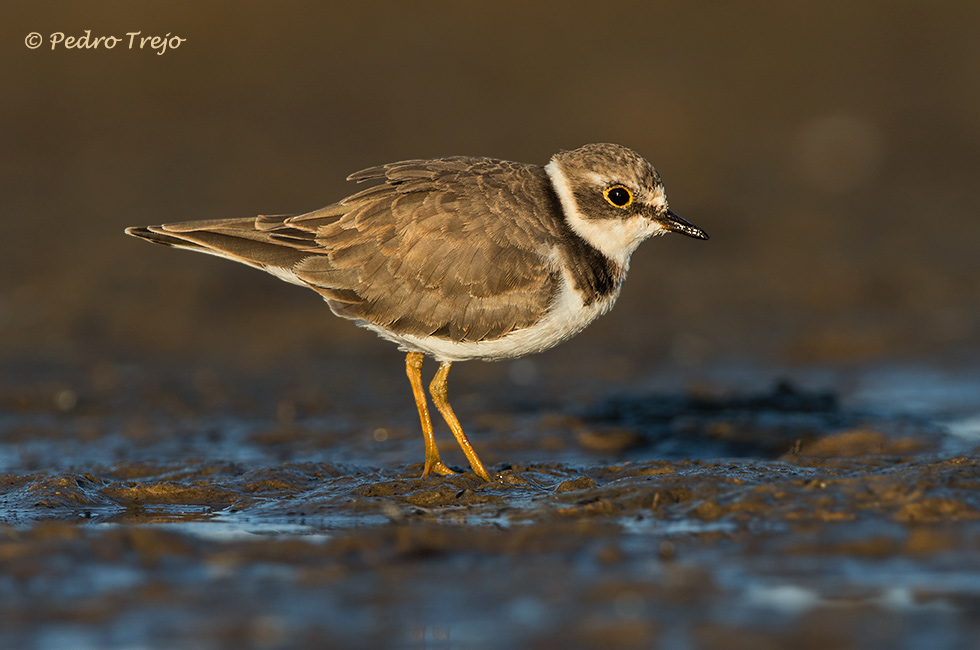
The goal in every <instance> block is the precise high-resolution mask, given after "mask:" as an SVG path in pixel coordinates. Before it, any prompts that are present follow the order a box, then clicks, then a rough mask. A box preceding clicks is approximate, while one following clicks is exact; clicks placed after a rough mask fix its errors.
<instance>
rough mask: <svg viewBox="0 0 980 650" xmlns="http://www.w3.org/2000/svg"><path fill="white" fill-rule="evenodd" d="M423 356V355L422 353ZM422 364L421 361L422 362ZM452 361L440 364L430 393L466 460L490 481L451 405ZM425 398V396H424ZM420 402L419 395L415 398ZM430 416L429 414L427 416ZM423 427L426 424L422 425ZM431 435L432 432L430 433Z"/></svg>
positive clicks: (480, 475) (478, 474)
mask: <svg viewBox="0 0 980 650" xmlns="http://www.w3.org/2000/svg"><path fill="white" fill-rule="evenodd" d="M420 356H421V355H420ZM420 365H421V362H420ZM452 365H453V364H452V362H451V361H443V362H442V365H440V366H439V370H438V371H437V372H436V376H435V377H433V379H432V383H431V384H429V393H430V394H431V395H432V403H433V404H435V405H436V408H437V409H439V412H440V413H442V417H443V418H444V419H445V420H446V424H448V425H449V428H450V429H452V430H453V435H454V436H456V442H458V443H459V446H460V447H461V448H462V449H463V453H464V454H466V460H468V461H470V467H472V468H473V471H474V472H475V473H476V475H477V476H479V477H480V478H482V479H483V480H484V481H488V482H489V481H490V475H489V474H487V470H486V469H484V467H483V463H481V462H480V459H479V458H478V457H477V455H476V451H474V449H473V445H471V444H470V441H469V440H467V439H466V434H465V433H463V427H461V426H460V425H459V420H457V419H456V414H455V413H453V409H452V407H451V406H449V390H448V389H447V388H446V377H447V376H449V367H450V366H452ZM423 399H424V398H423ZM415 401H416V402H418V397H416V398H415ZM426 418H428V416H426ZM422 426H423V428H424V427H425V425H424V424H423V425H422ZM429 431H430V432H431V431H432V425H431V424H429ZM429 435H430V436H431V435H432V434H431V433H429Z"/></svg>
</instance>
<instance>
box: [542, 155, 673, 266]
mask: <svg viewBox="0 0 980 650" xmlns="http://www.w3.org/2000/svg"><path fill="white" fill-rule="evenodd" d="M544 169H545V171H546V172H547V173H548V178H550V179H551V185H552V187H554V189H555V193H556V194H558V199H559V201H561V207H562V210H563V211H564V213H565V221H566V222H567V223H568V225H569V227H571V229H572V231H574V232H575V234H576V235H578V236H579V237H581V238H582V239H584V240H585V241H587V242H588V243H589V244H590V245H592V246H593V247H594V248H595V249H596V250H598V251H599V252H600V253H602V254H603V255H605V256H606V257H608V258H609V259H611V260H613V261H614V262H616V263H617V264H619V265H620V266H621V267H623V269H624V270H625V269H627V268H629V263H630V255H632V254H633V251H635V250H636V247H637V246H639V245H640V244H641V243H643V241H644V240H645V239H647V238H649V237H650V236H651V235H657V234H663V233H664V232H666V231H664V230H663V228H662V227H661V226H660V224H659V223H657V222H656V221H653V220H651V219H647V218H645V217H642V216H639V215H635V216H632V217H629V218H627V219H589V218H588V217H586V216H584V215H583V214H582V212H581V210H579V206H578V202H577V201H576V200H575V194H574V193H573V192H572V187H571V183H570V182H569V180H568V177H567V176H565V172H564V171H562V169H561V167H559V166H558V163H557V161H556V160H555V159H552V160H551V162H549V163H548V164H547V165H545V167H544ZM661 197H663V195H662V194H660V195H658V197H657V198H658V199H659V198H661ZM662 200H664V201H666V199H662Z"/></svg>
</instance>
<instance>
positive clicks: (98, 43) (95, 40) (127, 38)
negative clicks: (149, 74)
mask: <svg viewBox="0 0 980 650" xmlns="http://www.w3.org/2000/svg"><path fill="white" fill-rule="evenodd" d="M186 40H187V39H186V38H181V37H180V36H176V35H171V34H170V32H167V34H166V35H165V36H159V35H153V34H151V35H149V36H143V32H142V31H139V32H126V34H125V35H124V36H115V35H109V36H92V30H91V29H86V30H85V31H84V32H83V33H82V34H80V35H67V34H65V33H64V32H53V33H52V34H51V35H50V36H49V37H48V38H47V42H48V43H50V44H51V49H52V50H58V49H62V50H100V49H101V50H114V49H116V46H119V49H121V50H147V51H154V52H156V53H157V56H159V55H162V54H164V53H165V52H169V51H171V50H176V49H177V48H178V47H180V45H181V43H183V42H185V41H186ZM44 43H45V38H44V36H42V35H41V34H39V33H38V32H31V33H30V34H28V35H27V38H25V39H24V45H26V46H27V47H28V48H29V49H32V50H36V49H37V48H39V47H41V46H42V45H44Z"/></svg>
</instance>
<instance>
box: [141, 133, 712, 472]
mask: <svg viewBox="0 0 980 650" xmlns="http://www.w3.org/2000/svg"><path fill="white" fill-rule="evenodd" d="M347 178H348V180H351V181H357V182H358V183H361V182H374V184H373V185H372V186H370V187H367V188H366V189H363V190H361V191H359V192H357V193H355V194H352V195H350V196H348V197H347V198H344V199H341V200H340V201H338V202H337V203H333V204H331V205H329V206H327V207H325V208H321V209H319V210H315V211H313V212H308V213H306V214H299V215H292V216H290V215H276V216H259V217H255V218H245V219H217V220H209V221H188V222H183V223H170V224H164V225H161V226H149V227H146V228H141V227H134V228H127V229H126V232H127V233H128V234H130V235H133V236H135V237H141V238H143V239H146V240H149V241H151V242H155V243H158V244H165V245H168V246H175V247H177V248H186V249H189V250H194V251H198V252H201V253H209V254H211V255H217V256H219V257H224V258H226V259H230V260H233V261H235V262H242V263H244V264H248V265H249V266H254V267H255V268H258V269H261V270H263V271H267V272H268V273H271V274H272V275H274V276H276V277H278V278H280V279H282V280H285V281H287V282H291V283H293V284H298V285H301V286H304V287H309V288H310V289H313V290H314V291H316V292H317V293H319V294H320V295H321V296H323V298H324V300H326V302H327V304H328V305H329V306H330V309H331V310H332V311H333V313H334V314H336V315H337V316H341V317H343V318H348V319H351V320H353V321H355V322H356V323H357V324H358V325H361V326H362V327H365V328H367V329H369V330H372V331H374V332H375V333H377V334H378V335H380V336H381V337H383V338H385V339H388V340H390V341H393V342H394V343H397V344H398V348H399V349H400V350H401V351H403V352H405V353H407V356H406V359H405V365H406V371H407V374H408V378H409V381H410V382H411V385H412V392H413V394H414V396H415V404H416V406H417V407H418V412H419V418H420V420H421V423H422V432H423V436H424V439H425V466H424V469H423V472H422V476H423V477H426V476H428V475H429V473H431V472H435V473H436V474H452V473H454V471H453V470H452V469H450V468H449V467H448V466H447V465H445V464H444V463H443V462H442V460H441V458H440V457H439V451H438V449H437V448H436V443H435V438H434V437H433V431H432V421H431V419H430V418H429V410H428V407H427V406H426V398H425V392H424V390H423V388H422V379H421V369H422V359H423V357H424V355H429V356H431V357H434V358H435V359H436V360H437V361H439V362H440V364H441V365H440V366H439V369H438V371H437V372H436V374H435V378H434V379H433V380H432V383H431V384H430V385H429V392H430V394H431V396H432V401H433V402H434V403H435V405H436V408H438V409H439V412H440V413H441V414H442V416H443V418H445V420H446V422H447V424H448V425H449V427H450V429H452V432H453V435H454V436H455V437H456V440H457V442H458V443H459V446H460V447H461V448H462V450H463V453H464V454H465V455H466V458H467V460H468V461H469V463H470V465H471V466H472V468H473V471H474V472H475V473H476V474H477V475H479V476H480V477H481V478H483V479H484V480H487V481H489V480H491V479H490V475H489V473H488V472H487V470H486V469H485V468H484V466H483V463H481V462H480V459H479V458H478V457H477V454H476V452H475V451H474V449H473V446H472V445H471V444H470V442H469V440H467V438H466V435H465V434H464V433H463V428H462V427H461V426H460V424H459V420H457V419H456V416H455V414H454V413H453V410H452V408H451V407H450V405H449V399H448V395H447V388H446V377H447V376H448V374H449V368H450V366H451V365H452V363H453V362H455V361H466V360H469V359H484V360H495V359H509V358H514V357H520V356H523V355H526V354H531V353H533V352H540V351H542V350H546V349H548V348H550V347H552V346H554V345H557V344H558V343H560V342H562V341H564V340H566V339H568V338H570V337H572V336H574V335H576V334H578V333H579V332H581V331H582V329H584V328H585V326H586V325H588V324H589V323H591V322H592V321H593V320H595V319H596V318H597V317H598V316H600V315H602V314H604V313H606V312H608V311H609V310H610V309H611V308H612V306H613V304H614V303H615V302H616V299H617V297H618V296H619V292H620V288H621V287H622V285H623V280H624V279H625V278H626V271H627V269H628V267H629V262H630V255H631V254H632V253H633V251H634V250H636V247H637V246H639V244H640V243H641V242H643V241H644V240H645V239H647V238H648V237H650V236H652V235H659V234H663V233H667V232H679V233H682V234H684V235H688V236H690V237H694V238H697V239H707V238H708V236H707V235H706V234H705V233H704V232H703V231H702V230H701V229H700V228H698V227H696V226H694V225H692V224H690V223H688V222H687V221H684V220H683V219H681V218H680V217H678V216H677V215H676V214H674V213H673V212H671V211H670V209H669V208H668V207H667V196H666V194H665V193H664V186H663V183H662V182H661V181H660V176H659V175H658V174H657V171H656V170H655V169H654V168H653V166H652V165H651V164H650V163H648V162H647V161H646V160H645V159H644V158H643V157H641V156H640V155H639V154H637V153H635V152H634V151H632V150H630V149H627V148H626V147H623V146H620V145H615V144H589V145H585V146H583V147H580V148H578V149H574V150H572V151H561V152H560V153H558V154H556V155H555V156H554V157H552V159H551V161H550V162H548V164H546V165H544V166H541V165H530V164H523V163H516V162H507V161H503V160H495V159H491V158H473V157H462V156H455V157H449V158H436V159H432V160H406V161H403V162H396V163H389V164H387V165H380V166H378V167H371V168H369V169H365V170H363V171H359V172H357V173H354V174H351V175H350V176H348V177H347Z"/></svg>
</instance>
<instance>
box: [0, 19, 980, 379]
mask: <svg viewBox="0 0 980 650" xmlns="http://www.w3.org/2000/svg"><path fill="white" fill-rule="evenodd" d="M2 14H3V21H2V22H3V27H2V33H3V39H2V41H0V48H2V52H3V56H2V58H0V74H2V80H3V87H4V92H3V99H0V119H2V123H3V125H4V128H3V129H2V131H0V143H2V144H0V166H2V174H0V184H2V185H0V206H2V219H3V223H4V231H3V237H2V238H0V359H2V360H5V363H6V365H7V367H8V369H9V368H12V367H15V366H14V365H12V364H15V363H16V364H21V366H23V364H24V363H27V364H28V365H30V364H39V363H44V364H54V365H55V366H58V364H81V365H83V366H84V365H86V364H93V363H106V362H107V360H112V359H128V360H133V359H137V360H141V362H152V361H154V360H156V361H163V360H167V361H174V362H176V363H178V364H179V363H182V362H190V361H191V360H196V361H197V362H200V363H215V364H226V365H228V366H230V367H239V366H241V367H275V368H278V369H279V370H287V369H288V368H289V367H290V366H291V364H301V363H303V362H304V360H309V359H311V358H316V357H317V355H328V356H329V355H330V354H333V353H334V352H336V351H339V350H341V349H342V350H348V351H349V350H358V351H362V352H363V354H364V355H366V357H365V358H373V355H377V357H378V358H384V359H385V361H384V363H386V364H390V365H391V367H392V368H399V372H400V364H401V360H400V356H399V355H397V354H395V353H394V351H393V350H392V349H391V346H390V344H388V343H386V342H383V341H380V340H376V337H374V335H373V334H370V333H368V332H365V331H361V330H358V329H357V328H354V327H352V326H351V325H350V323H348V322H345V321H341V320H340V319H337V318H335V317H333V316H332V315H331V314H330V312H329V310H328V309H327V308H326V306H325V305H323V304H322V303H321V302H320V300H319V298H318V296H317V295H316V294H314V293H313V292H310V291H304V290H302V289H300V288H296V287H290V286H287V285H285V284H283V283H282V282H280V281H278V280H276V279H274V278H272V277H270V276H265V275H264V274H261V273H258V272H255V271H254V270H251V269H248V268H246V267H244V266H238V265H234V264H230V263H227V262H224V261H219V260H215V259H213V258H210V257H206V256H201V255H192V254H189V253H185V252H181V251H174V250H168V249H165V248H162V247H151V246H149V245H147V244H146V243H144V242H140V241H137V240H135V239H131V238H128V237H125V236H124V235H123V233H122V231H123V228H124V227H126V226H130V225H146V224H156V223H162V222H168V221H180V220H188V219H207V218H220V217H238V216H244V215H254V214H260V213H267V214H268V213H291V212H304V211H308V210H312V209H315V208H318V207H321V206H323V205H327V204H329V203H331V202H333V201H335V200H337V199H339V198H341V197H343V196H345V195H346V194H347V193H350V192H351V191H352V189H353V188H352V186H351V185H350V184H348V183H346V182H345V181H344V178H345V176H346V175H347V174H348V173H350V172H352V171H355V170H359V169H361V168H363V167H367V166H370V165H375V164H379V163H384V162H389V161H395V160H400V159H405V158H418V157H433V156H443V155H454V154H465V155H485V156H492V157H498V158H504V159H510V160H519V161H524V162H535V163H541V164H543V163H546V162H547V161H548V159H549V158H550V156H551V155H552V154H553V153H555V152H556V151H558V150H559V149H571V148H574V147H577V146H579V145H581V144H584V143H587V142H596V141H612V142H618V143H621V144H625V145H627V146H629V147H632V148H634V149H636V150H637V151H639V152H640V153H641V154H642V155H644V156H645V157H647V158H648V159H649V160H650V161H651V162H652V163H653V164H654V165H655V166H656V167H657V168H658V170H659V171H660V173H661V175H662V177H663V179H664V181H665V184H666V187H667V190H668V195H669V197H670V201H671V207H672V208H673V209H674V210H675V211H676V212H677V213H678V214H680V215H682V216H684V217H685V218H686V219H688V220H689V221H691V222H693V223H695V224H697V225H698V226H700V227H702V228H703V229H705V230H706V231H707V232H708V233H709V234H710V235H711V240H710V241H708V242H697V241H694V240H690V239H686V238H682V237H665V238H662V239H657V240H656V241H652V242H648V243H647V244H645V245H644V246H642V247H641V248H640V249H639V250H638V251H637V253H636V254H635V255H634V258H633V267H632V269H631V273H630V277H629V280H628V281H627V283H626V287H625V290H624V292H623V294H622V297H621V299H620V302H619V304H618V306H617V308H616V309H615V310H614V311H613V312H612V313H611V314H610V315H609V316H606V317H605V318H603V319H600V321H599V322H597V323H595V324H594V325H593V326H592V327H591V328H590V329H589V330H587V331H586V332H585V333H584V334H583V335H581V336H579V337H578V338H577V339H575V340H574V341H571V342H569V343H567V344H565V345H564V346H561V347H559V348H557V349H555V350H553V351H550V352H548V353H546V354H545V355H541V357H539V358H538V360H536V361H535V363H536V364H544V366H538V367H548V364H556V367H559V366H562V367H563V366H564V365H566V364H580V363H583V362H587V363H592V364H598V365H597V366H596V367H601V369H602V370H603V372H605V373H606V375H608V376H610V377H615V378H620V379H627V380H628V379H630V378H631V377H635V376H641V375H643V374H644V373H646V372H648V371H649V370H650V368H652V367H656V366H658V365H664V364H666V365H672V366H675V367H678V368H687V369H695V370H696V369H698V368H704V367H710V366H712V365H713V364H719V363H730V362H733V361H734V362H736V363H743V362H744V363H762V364H770V365H777V366H783V367H790V366H820V365H829V366H847V365H849V364H864V363H879V362H882V361H885V362H890V361H894V360H899V361H902V360H910V359H912V360H917V359H918V360H921V359H926V360H930V361H931V362H941V363H954V364H956V363H963V362H964V361H966V362H975V361H976V360H977V356H978V355H977V343H978V342H980V308H978V305H980V265H978V259H980V255H978V253H980V220H978V218H977V215H978V214H980V191H978V187H977V183H978V181H977V179H978V178H980V39H978V38H977V34H978V33H980V5H978V4H977V3H975V2H947V3H942V4H941V5H936V4H935V3H924V2H891V1H889V2H884V1H881V2H876V1H863V2H853V1H848V2H823V3H817V4H809V5H802V4H799V3H795V4H786V3H778V2H757V3H711V2H683V3H678V2H670V3H668V2H570V3H560V4H559V3H528V2H495V3H459V2H428V3H389V2H372V1H368V2H356V3H354V2H350V3H322V2H312V1H306V2H304V1H295V2H288V3H269V2H241V1H238V0H236V1H234V2H232V1H212V2H207V3H200V2H189V1H172V2H166V3H130V2H108V1H106V2H98V1H96V2H45V3H37V2H26V1H19V0H15V1H13V2H6V3H4V8H3V10H2ZM86 30H90V31H91V39H93V40H94V39H95V38H96V37H98V36H110V35H115V36H117V37H121V38H123V39H124V41H123V42H122V43H121V44H120V45H117V46H116V47H115V48H113V49H111V50H107V49H105V48H104V47H99V48H96V49H87V50H75V49H71V50H70V49H66V48H65V47H64V44H63V43H62V44H61V45H59V46H57V47H56V48H55V49H54V50H53V51H52V48H51V45H50V38H51V34H52V33H54V32H63V33H64V34H65V35H66V36H76V37H81V36H84V34H85V31H86ZM132 31H139V32H140V37H143V36H152V35H156V36H166V35H168V34H169V35H171V36H173V35H176V36H179V37H180V38H182V39H185V40H184V41H182V42H181V44H180V46H179V47H178V48H176V49H167V50H165V51H163V52H162V53H158V50H153V49H151V48H150V46H149V45H147V46H146V47H145V48H144V49H142V50H140V49H139V48H138V45H137V46H136V47H134V48H133V49H129V48H128V42H127V41H126V40H125V39H127V38H128V37H126V36H125V35H126V33H127V32H132ZM31 32H37V33H39V34H41V35H42V37H43V39H44V41H43V43H42V45H41V47H39V48H37V49H29V48H28V47H27V46H26V45H25V39H26V38H27V36H28V34H30V33H31ZM138 38H139V37H138ZM331 350H333V351H334V352H331ZM359 354H360V352H359ZM467 365H479V364H467ZM577 372H578V373H579V374H578V376H580V377H588V376H592V374H593V370H582V371H577ZM399 381H400V378H399Z"/></svg>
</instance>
